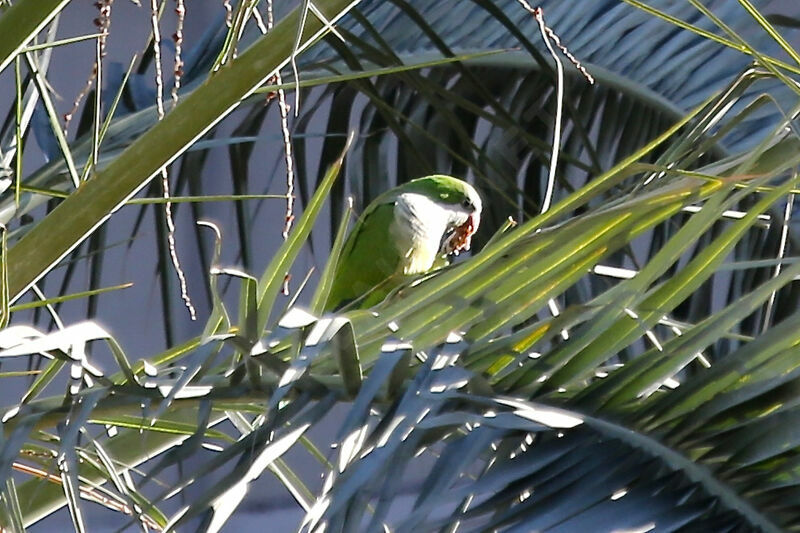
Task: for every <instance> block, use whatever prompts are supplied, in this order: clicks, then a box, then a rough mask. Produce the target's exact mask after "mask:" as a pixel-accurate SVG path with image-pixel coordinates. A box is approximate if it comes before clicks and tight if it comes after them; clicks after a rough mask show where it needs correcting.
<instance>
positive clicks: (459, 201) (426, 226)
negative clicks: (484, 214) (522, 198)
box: [390, 174, 482, 270]
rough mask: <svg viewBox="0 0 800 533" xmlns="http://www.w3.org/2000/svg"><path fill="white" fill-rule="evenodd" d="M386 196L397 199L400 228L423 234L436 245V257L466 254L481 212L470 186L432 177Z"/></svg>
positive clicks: (479, 220) (411, 182) (459, 181)
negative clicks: (434, 241) (465, 251)
mask: <svg viewBox="0 0 800 533" xmlns="http://www.w3.org/2000/svg"><path fill="white" fill-rule="evenodd" d="M390 193H394V194H396V195H397V196H396V199H395V217H396V220H398V222H399V223H400V227H410V228H412V230H416V231H417V232H420V231H424V233H425V234H427V235H428V238H434V239H435V240H436V241H437V242H438V249H437V254H436V255H438V256H443V255H450V254H455V255H458V254H459V253H460V252H461V251H463V250H469V248H470V244H471V241H472V235H473V234H474V233H475V232H476V231H477V230H478V226H479V225H480V222H481V209H482V205H481V197H480V196H478V192H477V191H476V190H475V189H474V188H473V187H472V185H470V184H469V183H467V182H465V181H462V180H460V179H457V178H454V177H452V176H446V175H443V174H435V175H432V176H425V177H424V178H418V179H415V180H412V181H409V182H408V183H406V184H404V185H401V186H400V187H398V188H397V189H395V190H394V191H390ZM413 270H416V269H413ZM422 270H427V268H426V269H422Z"/></svg>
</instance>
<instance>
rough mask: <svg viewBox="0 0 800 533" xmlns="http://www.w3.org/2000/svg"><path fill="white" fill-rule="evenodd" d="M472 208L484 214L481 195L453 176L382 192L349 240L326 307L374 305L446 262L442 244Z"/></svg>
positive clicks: (339, 262) (368, 207)
mask: <svg viewBox="0 0 800 533" xmlns="http://www.w3.org/2000/svg"><path fill="white" fill-rule="evenodd" d="M398 210H399V211H398ZM469 214H474V216H475V217H476V218H478V217H479V215H480V198H479V197H478V195H477V193H476V192H475V190H474V189H473V188H472V187H471V186H470V185H469V184H467V183H466V182H463V181H461V180H458V179H456V178H452V177H450V176H443V175H435V176H427V177H424V178H419V179H416V180H412V181H410V182H408V183H405V184H403V185H400V186H398V187H395V188H394V189H391V190H390V191H387V192H385V193H383V194H382V195H380V196H379V197H378V198H376V199H375V200H374V201H373V202H372V203H371V204H370V205H369V206H367V208H366V209H365V210H364V213H363V214H362V216H361V217H360V218H359V220H358V222H357V223H356V225H355V227H354V228H353V230H352V231H351V232H350V235H349V236H348V237H347V240H346V241H345V244H344V247H343V248H342V253H341V255H340V257H339V261H338V263H337V265H336V269H335V274H334V281H333V284H332V286H331V290H330V294H329V296H328V299H327V302H326V304H325V310H326V311H330V310H335V309H339V308H341V307H342V306H344V305H347V304H350V303H351V302H354V301H356V300H358V302H356V303H354V304H353V305H354V306H357V307H359V308H365V307H370V306H372V305H375V304H376V303H378V302H380V301H381V300H383V299H384V298H385V297H386V295H387V294H388V293H389V292H390V291H391V290H392V289H394V288H395V287H397V286H398V285H400V284H402V283H404V282H406V281H409V280H410V279H411V278H412V277H413V276H414V275H418V274H422V273H424V272H427V271H431V270H434V269H436V268H439V267H441V266H444V265H446V264H447V257H446V254H445V253H441V250H440V244H441V242H442V240H443V238H445V237H446V235H445V233H446V232H452V231H453V230H454V228H455V226H456V225H463V224H464V223H465V220H466V218H467V217H468V215H469ZM475 228H477V224H475Z"/></svg>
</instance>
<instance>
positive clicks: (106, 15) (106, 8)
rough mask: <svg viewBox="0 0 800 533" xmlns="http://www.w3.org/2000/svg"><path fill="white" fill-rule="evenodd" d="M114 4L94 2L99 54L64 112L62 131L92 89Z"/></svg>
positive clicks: (111, 1) (107, 1) (110, 1)
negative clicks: (79, 89) (81, 86)
mask: <svg viewBox="0 0 800 533" xmlns="http://www.w3.org/2000/svg"><path fill="white" fill-rule="evenodd" d="M113 4H114V0H99V1H97V2H95V4H94V5H95V7H97V11H98V14H97V18H96V19H94V21H93V23H94V25H95V27H97V30H98V33H99V34H100V36H99V37H98V38H97V43H98V47H99V50H100V51H99V54H98V57H97V58H95V61H94V63H93V64H92V72H91V74H89V79H87V80H86V84H85V85H84V86H83V89H81V91H80V92H79V93H78V95H77V96H76V97H75V100H74V101H73V102H72V109H70V110H69V111H68V112H67V113H64V117H63V118H64V132H65V133H66V132H67V129H68V128H69V124H70V122H71V121H72V117H73V116H75V113H77V112H78V108H79V107H80V105H81V102H83V99H84V98H86V95H87V94H89V91H90V90H91V89H92V86H93V85H94V84H95V80H96V79H97V76H98V73H99V69H100V63H101V61H102V60H103V58H104V57H105V56H106V40H107V39H108V29H109V27H110V26H111V6H112V5H113ZM97 85H98V87H97V90H98V91H99V90H100V83H99V81H98V83H97Z"/></svg>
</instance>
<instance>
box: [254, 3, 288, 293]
mask: <svg viewBox="0 0 800 533" xmlns="http://www.w3.org/2000/svg"><path fill="white" fill-rule="evenodd" d="M253 13H254V15H255V18H256V22H257V23H258V27H259V28H260V29H261V31H262V32H263V33H265V34H266V33H268V32H269V31H270V30H272V28H273V27H274V25H275V15H274V12H273V10H272V0H267V22H266V24H264V21H263V20H262V19H261V15H260V13H258V11H254V12H253ZM273 78H274V80H273V82H274V83H276V84H277V85H281V84H282V83H283V79H282V78H281V73H280V72H276V73H275V76H273ZM277 95H278V109H279V111H280V115H281V132H282V134H283V155H284V161H285V162H286V216H285V218H284V226H283V232H281V235H282V236H283V240H286V239H288V238H289V232H290V231H291V230H292V223H293V222H294V182H295V178H294V157H293V155H292V139H291V134H290V132H289V104H288V103H287V102H286V92H285V91H284V90H283V89H278V90H277ZM274 96H275V93H271V94H270V95H268V96H267V98H268V99H271V98H274ZM289 279H290V276H289V274H286V276H284V279H283V294H284V295H288V294H289Z"/></svg>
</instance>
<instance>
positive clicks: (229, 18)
mask: <svg viewBox="0 0 800 533" xmlns="http://www.w3.org/2000/svg"><path fill="white" fill-rule="evenodd" d="M222 7H224V8H225V25H226V26H227V27H229V28H230V27H231V26H232V25H233V7H231V0H222Z"/></svg>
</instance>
